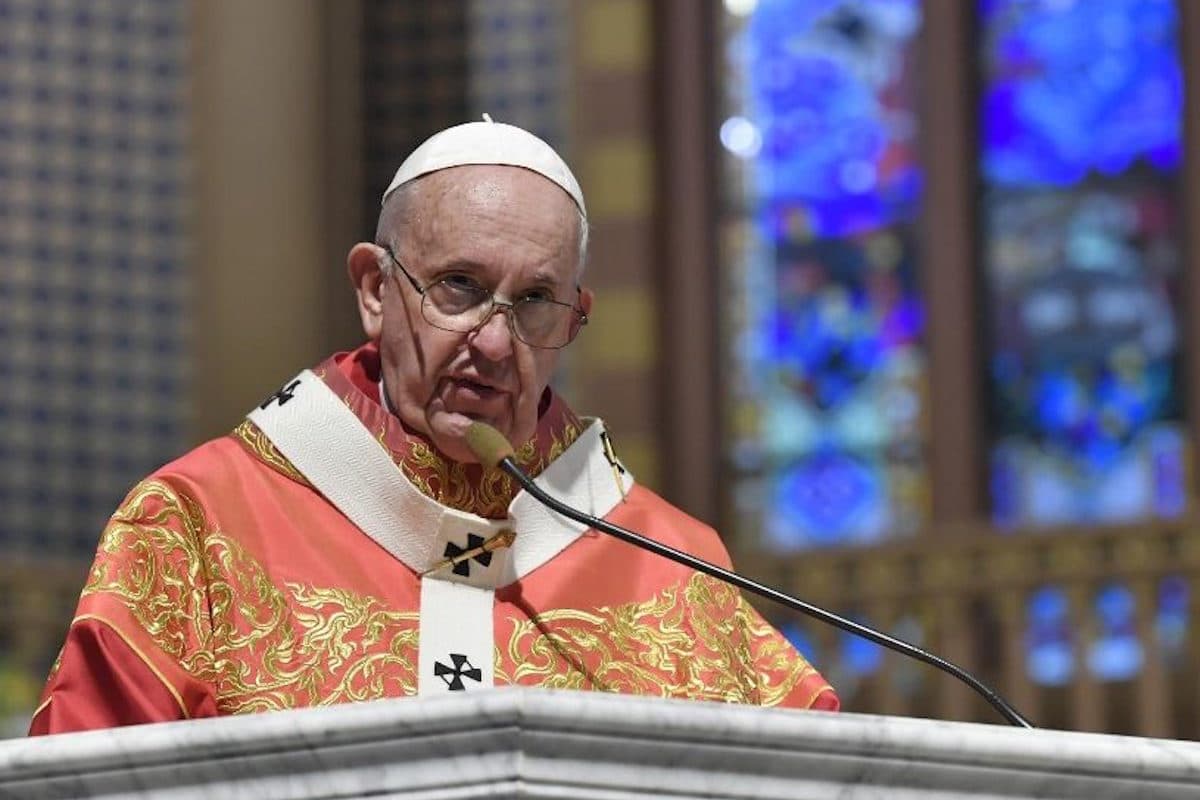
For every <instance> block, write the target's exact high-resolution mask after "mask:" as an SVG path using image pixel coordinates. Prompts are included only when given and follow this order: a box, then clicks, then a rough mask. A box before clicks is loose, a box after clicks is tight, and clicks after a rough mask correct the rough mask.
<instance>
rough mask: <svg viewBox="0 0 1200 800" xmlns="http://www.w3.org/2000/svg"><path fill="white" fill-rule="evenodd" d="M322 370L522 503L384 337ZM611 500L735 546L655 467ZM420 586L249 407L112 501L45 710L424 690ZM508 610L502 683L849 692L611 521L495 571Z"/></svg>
mask: <svg viewBox="0 0 1200 800" xmlns="http://www.w3.org/2000/svg"><path fill="white" fill-rule="evenodd" d="M317 374H318V375H320V376H321V379H322V380H323V381H324V382H325V384H326V385H328V386H329V387H330V388H331V389H332V390H333V391H334V392H336V393H337V394H338V396H339V397H340V398H341V399H342V400H343V401H344V402H345V403H346V405H347V407H349V408H350V410H351V411H353V412H354V414H355V416H357V418H358V419H359V421H360V422H361V423H362V424H363V425H364V426H365V427H366V428H367V430H368V431H371V432H372V434H373V435H374V436H375V439H376V441H378V442H379V444H381V445H382V446H383V447H384V448H385V449H386V450H388V451H389V452H390V453H391V455H392V457H393V459H394V460H395V462H396V463H397V464H398V465H399V466H400V468H401V469H402V470H403V471H404V473H405V475H407V476H408V478H409V479H410V481H411V482H412V483H413V484H414V485H416V486H417V487H418V488H419V489H420V490H421V491H422V492H423V493H424V494H426V495H428V496H429V497H432V498H433V499H435V500H437V501H439V502H441V503H443V504H446V505H450V506H454V507H458V508H460V509H463V510H468V511H472V512H475V513H478V514H481V515H483V516H489V517H496V516H502V515H503V509H504V507H505V506H506V505H507V504H508V501H509V500H510V499H511V498H512V497H513V495H514V494H515V492H516V487H515V486H513V485H512V484H511V483H510V482H509V479H508V477H507V476H504V475H502V474H500V473H497V472H485V471H484V470H483V469H482V468H480V467H478V466H477V465H461V464H453V463H449V462H446V461H445V460H443V459H442V458H441V457H440V454H438V453H437V452H436V451H435V450H433V448H432V447H430V446H429V445H428V443H427V442H426V441H425V440H424V439H423V438H422V437H420V436H417V435H415V434H413V433H411V432H409V431H406V430H405V429H404V428H403V427H402V425H401V424H400V422H399V420H398V419H397V418H396V417H394V416H392V415H391V414H389V413H388V412H387V411H386V410H385V409H383V408H382V407H381V406H380V404H379V402H378V401H377V399H376V398H377V397H378V394H377V388H376V382H377V381H378V353H377V351H376V349H375V348H374V347H373V346H371V345H367V346H365V347H363V348H360V349H359V350H357V351H355V352H354V353H351V354H347V355H343V356H340V357H337V358H334V359H330V360H329V361H326V362H325V363H324V364H323V365H322V366H321V367H320V368H318V370H317ZM540 411H541V417H540V421H539V428H538V432H537V434H536V435H535V437H534V439H533V440H531V443H530V444H529V445H527V446H526V447H523V448H522V449H521V450H520V451H519V452H518V458H519V460H520V461H521V462H522V464H523V465H524V466H525V467H526V468H527V469H529V470H531V471H533V472H537V471H539V470H540V469H542V468H543V467H544V466H545V465H546V464H547V463H550V462H552V461H553V460H554V459H555V458H556V457H557V455H558V454H559V453H561V452H562V451H563V449H564V448H566V447H567V446H569V445H570V444H571V442H572V441H573V439H574V438H575V437H576V436H578V435H579V424H580V423H579V420H578V419H577V418H576V417H575V416H574V415H573V414H572V413H571V412H570V410H569V409H567V408H566V406H565V405H564V404H563V403H561V401H559V400H558V398H556V397H554V396H553V395H552V394H551V393H549V392H548V393H547V396H546V398H545V399H544V401H543V404H542V408H541V409H540ZM607 518H608V519H609V520H610V521H611V522H614V523H615V524H617V525H621V526H623V527H627V528H631V529H633V530H636V531H639V532H641V533H644V534H645V535H648V536H650V537H651V538H655V539H658V540H659V541H662V542H664V543H666V544H668V545H671V546H672V547H675V548H678V549H680V550H684V551H687V552H690V553H692V554H694V555H696V556H699V557H700V558H703V559H706V560H708V561H712V562H714V563H717V564H720V565H722V566H728V565H729V558H728V555H727V553H726V551H725V549H724V547H723V546H722V544H721V542H720V540H719V539H718V537H717V535H716V534H715V532H713V531H712V530H711V529H710V528H708V527H707V526H705V525H703V524H701V523H699V522H697V521H696V520H694V519H692V518H690V517H688V516H687V515H686V514H684V513H682V512H681V511H679V510H678V509H676V508H674V507H672V506H671V505H669V504H668V503H666V502H665V501H664V500H662V499H661V498H659V497H658V496H656V495H655V494H653V493H652V492H650V491H648V490H646V489H644V488H642V487H640V486H636V485H635V486H633V488H632V489H631V490H630V491H629V493H628V495H627V496H626V497H625V499H624V501H623V502H620V503H619V504H618V505H617V506H616V507H615V508H614V509H613V510H612V511H611V513H609V514H608V517H607ZM420 587H421V579H420V578H419V577H418V576H417V574H416V573H415V572H414V571H413V570H412V569H410V568H409V567H407V566H406V565H405V564H404V563H402V562H400V561H398V560H397V559H395V558H393V557H392V555H390V554H389V553H388V552H387V551H386V550H384V549H383V548H382V547H381V546H380V545H379V544H377V543H376V542H375V541H374V540H372V539H371V538H369V537H368V536H367V535H365V534H364V533H363V532H362V531H361V530H359V529H358V528H357V527H355V526H354V525H353V524H352V523H351V522H350V521H349V520H348V519H347V518H346V517H345V516H344V515H343V514H342V513H341V512H339V510H338V509H337V508H335V507H334V506H333V505H331V504H330V502H328V501H327V500H326V499H325V497H323V496H322V495H321V494H320V493H318V492H317V491H316V490H315V489H314V488H313V486H312V485H310V484H309V483H308V481H307V480H306V479H305V478H304V477H303V476H302V475H300V474H299V473H298V472H297V471H296V470H295V468H294V467H293V466H292V465H291V464H290V463H289V462H288V461H287V459H286V458H284V457H283V456H282V455H281V454H280V453H279V452H278V450H276V449H275V448H274V447H273V446H272V443H271V442H270V441H269V440H268V439H267V438H266V437H265V436H264V435H263V434H262V432H261V431H260V430H258V429H257V428H256V427H255V426H254V425H253V424H251V423H249V422H245V423H243V424H242V425H240V426H239V427H238V429H237V430H235V431H234V432H233V433H232V434H230V435H228V436H226V437H223V438H221V439H217V440H215V441H212V442H209V443H207V444H205V445H202V446H201V447H199V448H197V449H195V450H193V451H192V452H190V453H188V454H187V455H185V456H183V457H182V458H180V459H178V460H177V461H175V462H173V463H171V464H168V465H167V466H165V467H163V468H162V469H160V470H159V471H158V472H156V473H154V474H153V475H151V476H150V477H149V478H147V479H146V480H144V481H142V482H141V483H140V484H138V485H137V486H136V487H135V488H134V489H133V491H132V492H131V493H130V494H129V496H128V497H127V498H126V499H125V501H124V502H123V503H122V505H121V507H120V508H119V509H118V510H117V512H116V513H115V514H114V515H113V517H112V520H111V521H110V522H109V524H108V526H107V527H106V529H105V531H104V534H103V536H102V538H101V542H100V545H99V549H98V552H97V555H96V560H95V562H94V564H93V566H92V569H91V572H90V574H89V577H88V580H87V583H86V585H85V587H84V589H83V593H82V596H81V598H80V602H79V607H78V610H77V612H76V617H75V620H74V622H73V623H72V625H71V628H70V631H69V633H68V635H67V640H66V643H65V644H64V646H63V649H62V652H61V654H60V656H59V658H58V660H57V662H56V663H55V665H54V667H53V668H52V670H51V674H50V678H49V680H48V682H47V685H46V689H45V692H44V695H43V702H42V704H41V705H40V706H39V708H38V711H37V712H36V713H35V715H34V719H33V723H32V725H31V728H30V732H31V733H55V732H64V731H73V730H82V729H89V728H101V727H108V726H113V725H123V724H132V723H140V722H153V721H163V720H174V719H186V718H194V717H203V716H213V715H217V714H234V713H243V712H250V711H268V710H275V709H285V708H298V707H304V706H315V705H327V704H332V703H339V702H347V701H353V700H369V699H375V698H381V697H399V696H405V695H412V694H415V692H416V685H417V678H416V669H417V665H416V657H415V653H416V652H417V647H418V635H417V634H418V630H419V620H420V596H421V588H420ZM493 619H494V633H495V664H494V681H495V684H496V685H503V684H519V685H523V686H543V687H550V688H570V689H594V690H601V691H615V692H627V693H634V694H651V695H662V696H669V697H692V698H699V699H709V700H721V701H729V702H741V703H753V704H761V705H785V706H791V707H798V708H821V709H836V708H837V705H838V700H837V697H836V695H835V694H834V692H833V690H832V689H831V688H830V686H829V685H828V684H827V683H826V682H825V681H824V679H822V678H821V676H820V675H819V674H818V673H817V672H816V670H814V669H813V668H812V667H811V666H810V665H809V664H808V663H807V662H806V661H805V660H804V658H803V657H801V656H800V655H799V654H798V653H797V652H796V651H795V650H794V649H793V648H792V646H791V645H790V644H789V643H788V642H787V641H786V640H785V639H784V638H783V637H782V635H780V634H779V633H778V632H777V631H776V630H774V629H773V628H772V627H771V626H770V625H769V624H767V623H766V622H765V621H764V620H763V619H762V618H761V617H760V616H759V615H758V613H757V612H756V611H755V610H754V609H753V608H752V607H750V606H749V605H748V604H747V603H746V602H745V601H744V600H743V599H742V597H741V596H740V594H739V593H738V592H737V591H735V590H733V589H731V588H729V587H727V586H725V585H724V584H722V583H720V582H718V581H716V580H714V579H711V578H709V577H707V576H704V575H701V574H698V573H695V572H693V571H691V570H689V569H686V568H684V567H682V566H679V565H677V564H675V563H673V562H670V561H667V560H665V559H662V558H660V557H657V556H654V555H652V554H650V553H646V552H644V551H641V550H639V549H636V548H634V547H632V546H631V545H628V544H625V543H624V542H620V541H618V540H616V539H613V538H611V537H609V536H606V535H603V534H600V533H597V532H595V531H588V532H586V533H584V534H583V535H582V536H580V537H579V538H578V539H576V540H574V541H573V542H572V543H571V544H569V545H568V546H567V547H566V548H565V549H564V550H563V551H562V552H560V553H558V554H557V555H555V556H554V557H553V558H552V559H550V560H549V561H547V562H546V563H544V564H542V565H541V566H540V567H538V568H537V569H535V570H534V571H532V572H531V573H529V574H528V575H525V576H523V577H522V578H521V579H520V580H517V581H516V582H514V583H511V584H509V585H507V586H503V587H501V588H498V589H496V590H495V604H494V610H493Z"/></svg>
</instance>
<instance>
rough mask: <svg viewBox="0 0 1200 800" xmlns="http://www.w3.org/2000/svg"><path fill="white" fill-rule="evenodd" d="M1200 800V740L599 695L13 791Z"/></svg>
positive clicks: (359, 707)
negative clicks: (1145, 799) (1178, 799)
mask: <svg viewBox="0 0 1200 800" xmlns="http://www.w3.org/2000/svg"><path fill="white" fill-rule="evenodd" d="M10 797H11V798H22V800H30V799H32V798H65V797H155V798H219V800H237V799H238V798H254V800H262V799H263V798H348V797H400V798H422V799H423V800H432V799H433V798H483V797H489V798H508V797H511V798H519V797H537V798H596V800H601V798H602V799H603V800H618V799H619V798H646V797H670V798H691V797H705V798H712V797H733V798H788V799H789V800H793V799H794V798H834V797H837V798H855V797H871V798H901V799H902V798H921V800H934V798H949V797H979V798H982V797H989V798H999V797H1004V798H1018V797H1069V798H1088V800H1098V799H1099V798H1200V743H1194V742H1181V741H1167V740H1158V739H1139V738H1132V737H1120V736H1104V735H1098V734H1082V733H1069V732H1063V731H1051V730H1032V731H1030V730H1020V729H1014V728H1009V727H1004V726H1002V725H979V724H969V723H956V722H937V721H931V720H924V719H907V718H899V717H880V716H869V715H861V714H829V713H821V712H807V711H781V710H771V709H760V708H748V707H742V706H731V705H721V704H715V703H700V702H691V701H682V700H662V699H652V698H642V697H627V696H623V695H608V694H600V693H591V692H586V693H585V692H553V691H547V690H523V689H513V688H508V689H497V690H494V691H487V692H474V693H462V694H458V693H455V694H452V695H447V696H445V697H440V698H433V699H422V700H418V699H407V700H385V701H377V702H372V703H362V704H355V705H344V706H336V707H330V708H315V709H305V710H300V711H291V712H280V713H272V714H261V715H251V716H245V717H231V718H221V719H210V720H197V721H191V722H178V723H165V724H159V725H142V726H136V727H130V728H123V729H117V730H110V731H95V732H89V733H78V734H65V735H59V736H50V737H44V738H41V739H13V740H8V741H0V798H10Z"/></svg>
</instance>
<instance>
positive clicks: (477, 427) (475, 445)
mask: <svg viewBox="0 0 1200 800" xmlns="http://www.w3.org/2000/svg"><path fill="white" fill-rule="evenodd" d="M467 447H469V448H471V452H472V453H474V454H475V457H476V458H478V459H479V463H480V464H483V465H484V466H485V467H495V466H496V465H497V464H499V463H500V462H501V461H502V460H504V459H505V458H507V457H508V456H511V455H512V454H513V448H512V445H511V444H509V443H508V439H505V438H504V434H502V433H500V431H498V430H496V429H495V428H493V427H492V426H491V425H488V424H487V423H486V422H479V421H476V422H472V423H471V425H470V426H469V427H468V428H467Z"/></svg>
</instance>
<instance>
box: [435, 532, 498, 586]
mask: <svg viewBox="0 0 1200 800" xmlns="http://www.w3.org/2000/svg"><path fill="white" fill-rule="evenodd" d="M479 547H483V537H482V536H477V535H475V534H474V533H468V534H467V546H466V547H459V546H458V545H456V544H455V543H454V542H446V549H445V550H444V551H442V555H443V556H445V557H446V558H456V557H457V556H459V555H462V554H463V553H465V552H467V551H468V550H474V549H476V548H479ZM472 561H477V562H479V565H480V566H481V567H486V566H488V565H489V564H491V563H492V554H491V552H490V551H489V552H482V553H480V554H479V555H477V556H474V557H472V558H469V559H467V560H466V561H460V562H458V563H457V564H455V565H454V574H455V575H462V576H463V577H464V578H469V577H471V562H472Z"/></svg>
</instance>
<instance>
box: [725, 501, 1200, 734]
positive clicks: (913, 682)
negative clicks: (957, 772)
mask: <svg viewBox="0 0 1200 800" xmlns="http://www.w3.org/2000/svg"><path fill="white" fill-rule="evenodd" d="M738 563H739V567H741V568H742V569H743V571H745V572H746V573H748V574H751V575H754V576H755V577H758V578H760V579H762V580H764V581H766V582H768V583H773V584H774V585H777V586H780V587H781V588H783V589H785V590H786V591H789V592H791V593H793V594H796V595H798V596H799V597H801V598H802V599H805V600H807V601H809V602H812V603H816V604H818V605H822V606H825V607H828V608H830V609H832V610H836V611H839V612H842V613H847V614H851V615H853V616H855V617H857V618H860V619H861V620H863V621H866V622H869V623H870V624H872V625H874V626H876V627H881V628H883V629H884V630H886V631H889V632H891V633H893V634H894V635H898V636H900V637H901V638H909V637H918V638H919V640H920V641H919V642H916V643H918V644H921V645H922V646H924V647H925V648H926V649H929V650H931V651H933V652H935V653H937V654H940V655H942V656H943V657H945V658H948V659H950V660H951V661H953V662H955V663H956V664H958V665H959V666H962V667H965V668H966V669H968V670H970V671H972V672H974V673H976V674H977V675H978V676H979V677H980V678H981V679H983V680H984V681H985V682H986V683H988V684H989V685H991V686H992V687H993V688H995V689H996V690H997V691H999V692H1000V693H1001V694H1002V695H1003V696H1004V697H1005V698H1006V699H1008V700H1009V701H1010V702H1011V703H1012V704H1013V705H1014V706H1015V707H1016V708H1017V709H1018V710H1020V711H1021V712H1022V713H1023V714H1024V715H1025V716H1027V717H1029V718H1030V719H1031V720H1032V721H1033V722H1034V723H1035V724H1037V725H1039V726H1045V727H1055V728H1065V729H1070V730H1079V731H1108V732H1116V733H1129V734H1137V735H1144V736H1159V737H1174V738H1192V739H1195V738H1200V713H1198V712H1200V709H1198V705H1200V688H1198V684H1197V683H1196V681H1195V680H1194V679H1193V677H1192V676H1193V675H1194V674H1195V673H1196V672H1197V668H1198V667H1200V629H1197V631H1196V632H1193V633H1191V634H1190V635H1189V636H1188V637H1187V639H1186V641H1185V643H1184V646H1183V648H1182V649H1181V651H1179V652H1177V653H1173V654H1171V653H1168V649H1167V648H1166V647H1165V646H1164V645H1163V644H1162V643H1161V642H1160V637H1159V635H1158V633H1157V631H1156V620H1157V618H1158V617H1157V614H1158V600H1159V591H1160V586H1161V585H1162V581H1163V580H1164V579H1168V578H1171V579H1182V580H1183V581H1185V582H1186V586H1187V587H1188V610H1187V618H1188V620H1189V621H1194V620H1197V619H1198V618H1200V602H1198V600H1200V597H1198V595H1200V580H1198V579H1200V518H1196V517H1193V518H1187V519H1180V520H1173V521H1164V522H1149V523H1142V524H1138V525H1133V526H1127V527H1104V528H1100V529H1094V530H1092V529H1086V530H1085V529H1078V528H1076V529H1061V530H1054V531H1041V532H1024V533H1012V532H998V531H996V530H994V529H988V528H984V527H981V528H978V529H966V528H963V529H957V530H945V531H937V532H929V533H928V534H926V535H924V536H918V537H914V538H913V539H909V540H905V541H901V542H895V543H890V544H887V545H883V546H880V547H874V548H871V549H855V550H852V549H840V550H824V551H817V552H808V553H802V554H797V555H795V556H791V557H788V558H778V557H775V558H770V559H768V558H764V557H761V556H758V557H756V556H755V555H754V554H746V553H743V554H741V556H740V557H739V559H738ZM1112 583H1120V584H1122V585H1124V586H1125V587H1126V588H1127V589H1128V590H1129V591H1130V592H1131V593H1132V596H1133V598H1134V599H1135V603H1136V612H1135V615H1134V624H1135V628H1136V634H1137V638H1138V640H1139V641H1140V642H1141V644H1142V654H1143V661H1142V664H1141V668H1140V669H1139V670H1138V671H1137V673H1136V676H1135V677H1133V678H1132V679H1131V680H1128V681H1123V682H1102V681H1100V680H1099V679H1098V678H1097V677H1096V676H1095V675H1094V674H1093V672H1092V671H1091V670H1090V669H1088V668H1087V666H1086V664H1087V655H1086V654H1087V650H1088V648H1089V647H1090V646H1091V645H1092V644H1093V643H1094V642H1095V640H1096V639H1097V636H1098V625H1097V620H1096V617H1095V606H1094V598H1095V596H1096V594H1097V592H1098V591H1099V590H1101V589H1102V588H1103V587H1105V586H1107V585H1110V584H1112ZM1047 587H1055V588H1059V589H1061V590H1062V591H1063V593H1064V595H1065V597H1066V598H1067V603H1066V606H1067V620H1066V624H1065V625H1064V629H1065V630H1066V631H1068V632H1069V634H1070V638H1071V645H1070V646H1071V651H1072V655H1073V665H1074V666H1073V671H1072V674H1071V679H1070V681H1069V682H1068V683H1067V684H1066V685H1064V686H1062V687H1045V686H1039V685H1037V684H1036V683H1035V682H1034V681H1033V680H1032V679H1031V678H1030V675H1029V672H1028V670H1027V668H1026V655H1027V648H1026V636H1027V632H1028V631H1027V614H1028V611H1027V609H1028V601H1029V598H1030V597H1031V595H1032V594H1033V593H1034V592H1035V591H1038V590H1040V589H1043V588H1047ZM756 604H757V603H756ZM757 605H759V608H760V609H761V610H762V611H763V612H764V614H766V615H767V616H768V617H770V618H771V619H773V620H775V621H776V622H786V621H788V620H793V621H795V618H794V617H789V616H786V615H789V614H791V612H780V611H779V610H777V609H770V608H767V607H766V606H765V605H763V604H757ZM800 624H801V626H802V628H803V630H805V631H806V633H808V635H809V636H810V638H811V639H812V640H813V641H815V642H816V643H817V647H816V659H817V661H818V662H819V663H818V666H819V667H820V668H822V670H823V671H824V672H825V673H826V674H827V675H828V677H830V678H831V681H832V682H833V683H834V684H835V686H837V688H838V689H839V692H840V694H841V695H842V697H843V702H844V707H845V708H847V709H848V710H854V711H864V712H874V713H883V714H908V715H916V716H929V717H938V718H943V719H953V720H976V721H986V722H998V723H1001V724H1003V720H1002V719H1001V718H1000V717H999V715H998V714H997V713H996V712H995V711H994V710H993V709H992V708H991V707H990V706H988V705H987V704H986V702H985V701H983V700H982V699H980V698H978V697H977V696H976V695H975V694H974V693H973V692H972V691H971V690H970V689H969V688H968V687H966V686H963V685H961V684H959V683H958V682H956V681H955V680H954V679H953V678H951V677H950V676H948V675H944V674H943V673H941V672H939V671H937V670H935V669H933V668H932V667H928V666H925V665H923V664H919V663H906V662H905V660H904V659H902V657H900V656H896V655H894V654H890V653H888V654H886V655H885V656H884V663H883V667H882V668H881V669H879V670H877V671H875V672H874V673H873V674H871V675H869V676H866V677H863V678H856V677H855V676H853V675H850V674H849V673H848V672H846V671H845V670H843V669H841V667H840V665H839V659H838V656H837V653H838V646H837V641H838V637H839V635H840V634H839V632H837V631H835V630H833V629H830V628H827V627H825V626H821V625H818V624H817V623H814V622H811V621H803V622H800ZM1189 627H1194V623H1193V625H1192V626H1189ZM822 655H824V658H823V657H822ZM1169 655H1174V657H1173V658H1170V657H1168V656H1169ZM839 683H840V684H841V685H839Z"/></svg>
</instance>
